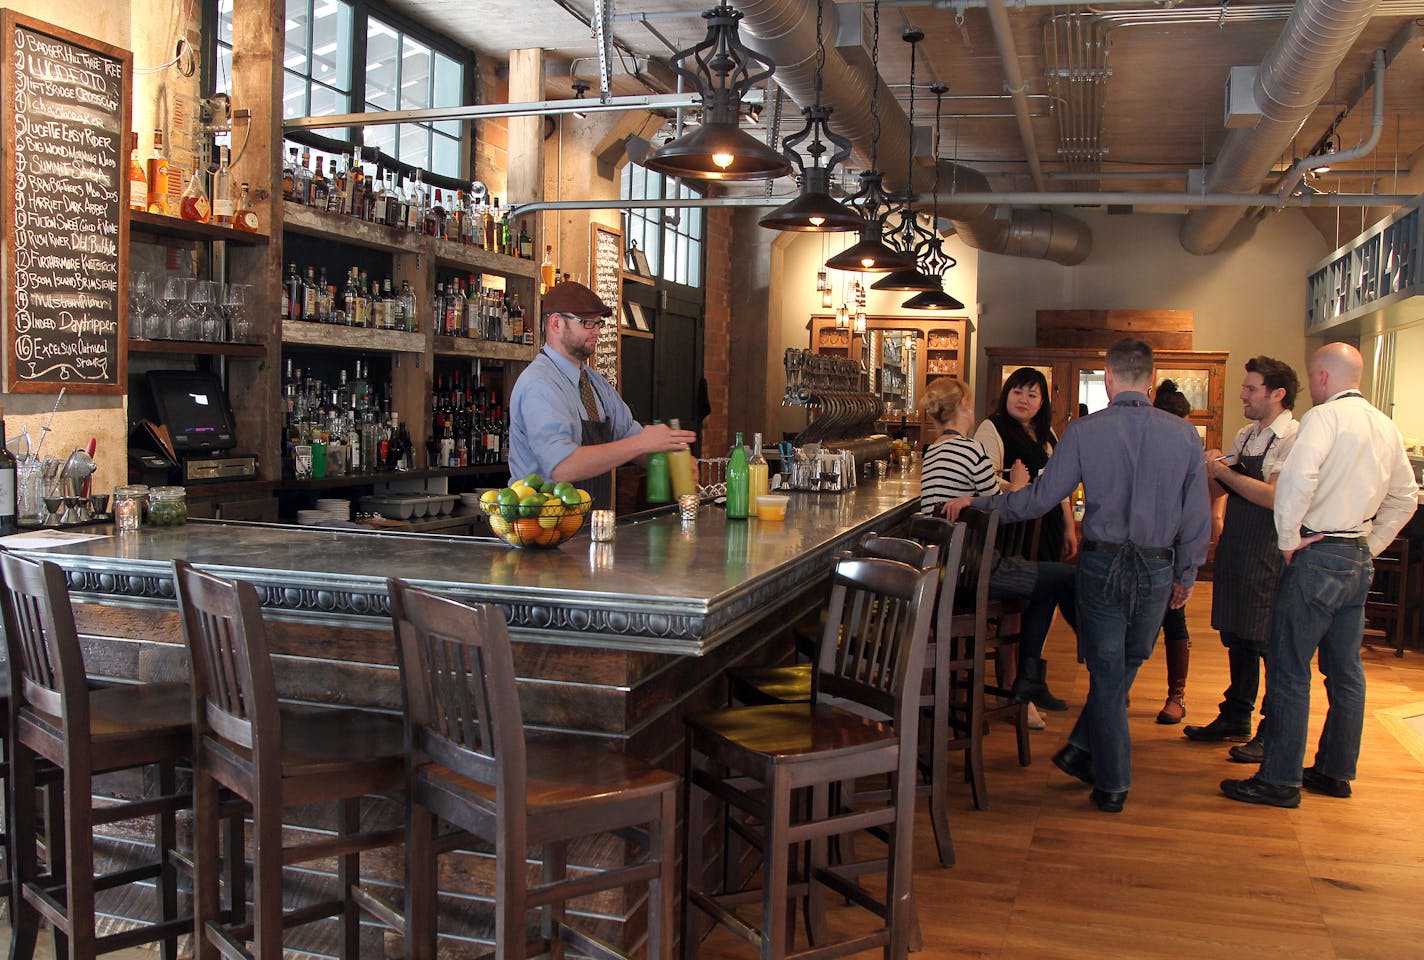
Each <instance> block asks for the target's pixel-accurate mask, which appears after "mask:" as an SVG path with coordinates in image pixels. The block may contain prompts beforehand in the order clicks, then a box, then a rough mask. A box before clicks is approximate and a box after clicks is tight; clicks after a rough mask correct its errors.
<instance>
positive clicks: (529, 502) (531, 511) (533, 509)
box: [519, 493, 544, 517]
mask: <svg viewBox="0 0 1424 960" xmlns="http://www.w3.org/2000/svg"><path fill="white" fill-rule="evenodd" d="M543 509H544V495H543V494H542V493H531V494H530V495H529V496H527V497H525V498H524V499H523V500H520V501H519V513H520V514H521V515H522V516H526V517H537V516H539V514H540V513H541V512H542V511H543Z"/></svg>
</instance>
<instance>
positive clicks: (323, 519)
mask: <svg viewBox="0 0 1424 960" xmlns="http://www.w3.org/2000/svg"><path fill="white" fill-rule="evenodd" d="M332 519H333V517H332V515H331V514H329V513H327V512H326V511H325V510H298V511H297V523H299V524H301V525H302V526H304V527H318V526H321V525H322V524H324V523H331V521H332Z"/></svg>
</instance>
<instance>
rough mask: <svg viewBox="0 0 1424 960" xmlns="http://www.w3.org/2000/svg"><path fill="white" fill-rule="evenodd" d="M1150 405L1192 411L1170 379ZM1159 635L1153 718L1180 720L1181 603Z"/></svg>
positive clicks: (1183, 705) (1186, 639)
mask: <svg viewBox="0 0 1424 960" xmlns="http://www.w3.org/2000/svg"><path fill="white" fill-rule="evenodd" d="M1152 406H1154V407H1156V408H1157V409H1158V410H1165V411H1167V412H1168V413H1170V414H1174V415H1176V416H1178V417H1182V418H1184V419H1185V418H1186V417H1189V416H1191V413H1192V405H1191V403H1190V402H1189V401H1188V400H1187V398H1186V396H1184V395H1183V394H1182V392H1181V391H1180V390H1178V389H1177V384H1176V381H1173V380H1163V381H1162V382H1161V383H1160V384H1158V385H1157V390H1156V393H1155V395H1154V396H1153V398H1152ZM1162 639H1163V640H1164V641H1165V642H1164V643H1163V646H1164V647H1165V648H1166V650H1167V699H1166V701H1165V702H1164V703H1163V704H1162V709H1161V710H1159V711H1158V712H1157V722H1158V723H1181V722H1182V718H1183V717H1185V716H1186V715H1187V667H1188V666H1189V665H1190V663H1191V658H1192V637H1191V634H1190V633H1188V632H1187V608H1186V607H1185V606H1181V607H1178V608H1177V609H1175V610H1173V609H1172V608H1171V607H1170V606H1169V607H1168V608H1167V613H1166V614H1165V615H1164V616H1163V617H1162Z"/></svg>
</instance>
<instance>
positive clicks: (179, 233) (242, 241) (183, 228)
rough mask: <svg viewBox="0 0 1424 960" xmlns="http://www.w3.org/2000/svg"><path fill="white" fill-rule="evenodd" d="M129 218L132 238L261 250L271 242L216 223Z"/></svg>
mask: <svg viewBox="0 0 1424 960" xmlns="http://www.w3.org/2000/svg"><path fill="white" fill-rule="evenodd" d="M128 218H129V233H130V234H139V235H142V236H146V237H153V238H154V239H156V240H163V239H170V240H173V239H177V240H197V241H201V242H211V241H214V240H221V241H223V242H224V243H234V244H238V245H240V246H245V247H260V246H265V245H266V244H267V242H268V241H269V239H270V238H269V237H268V236H267V234H265V233H250V232H248V231H246V230H234V229H233V228H231V227H220V226H218V225H217V224H214V223H199V222H197V221H196V220H183V219H180V218H178V217H168V216H164V215H163V214H159V213H145V212H144V211H142V210H130V211H128Z"/></svg>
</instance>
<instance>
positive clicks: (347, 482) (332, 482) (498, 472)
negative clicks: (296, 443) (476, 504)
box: [277, 463, 509, 490]
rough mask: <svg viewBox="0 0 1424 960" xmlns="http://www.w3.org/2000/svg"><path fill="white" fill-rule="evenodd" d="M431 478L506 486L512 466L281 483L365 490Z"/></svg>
mask: <svg viewBox="0 0 1424 960" xmlns="http://www.w3.org/2000/svg"><path fill="white" fill-rule="evenodd" d="M430 477H475V478H489V479H491V480H498V481H500V482H501V483H503V481H504V480H507V479H508V478H509V464H507V463H480V464H476V465H475V466H472V467H425V468H423V469H419V470H399V471H396V470H388V471H383V472H381V473H348V474H342V475H341V476H339V477H322V478H321V479H320V480H312V479H305V478H303V479H301V480H298V479H295V478H292V477H288V478H286V479H284V480H282V481H281V482H279V483H278V484H277V489H279V490H335V489H338V488H341V487H364V486H372V485H375V484H378V483H394V482H396V481H397V480H426V479H429V478H430Z"/></svg>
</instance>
